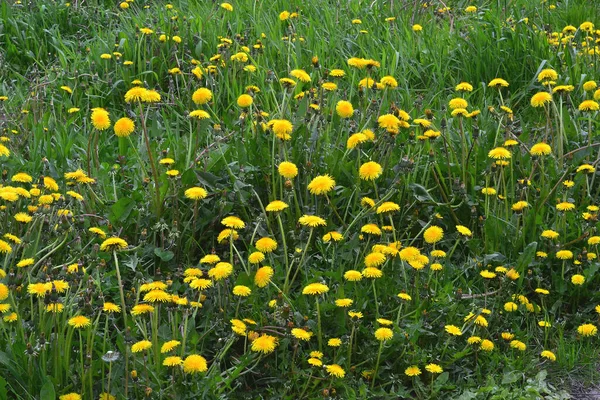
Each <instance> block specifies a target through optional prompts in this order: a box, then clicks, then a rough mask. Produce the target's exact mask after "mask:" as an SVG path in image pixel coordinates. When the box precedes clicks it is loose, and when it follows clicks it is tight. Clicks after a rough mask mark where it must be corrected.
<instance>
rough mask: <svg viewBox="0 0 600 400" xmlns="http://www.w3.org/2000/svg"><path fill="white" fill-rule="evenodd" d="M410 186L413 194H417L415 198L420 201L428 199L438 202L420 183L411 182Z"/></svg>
mask: <svg viewBox="0 0 600 400" xmlns="http://www.w3.org/2000/svg"><path fill="white" fill-rule="evenodd" d="M409 187H410V189H411V190H412V191H413V196H415V199H417V200H419V201H426V202H430V203H434V204H437V202H436V201H435V200H434V199H433V197H431V195H430V194H429V192H428V191H427V189H425V187H424V186H421V185H418V184H416V183H411V184H410V185H409Z"/></svg>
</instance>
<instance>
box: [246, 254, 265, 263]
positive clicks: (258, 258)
mask: <svg viewBox="0 0 600 400" xmlns="http://www.w3.org/2000/svg"><path fill="white" fill-rule="evenodd" d="M264 260H265V255H264V254H263V253H261V252H260V251H255V252H253V253H252V254H250V255H249V256H248V262H249V263H250V264H258V263H260V262H263V261H264Z"/></svg>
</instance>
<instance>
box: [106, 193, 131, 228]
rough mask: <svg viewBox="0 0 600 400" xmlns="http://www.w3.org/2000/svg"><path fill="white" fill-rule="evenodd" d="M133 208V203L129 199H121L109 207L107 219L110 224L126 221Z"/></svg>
mask: <svg viewBox="0 0 600 400" xmlns="http://www.w3.org/2000/svg"><path fill="white" fill-rule="evenodd" d="M134 207H135V201H133V199H131V198H129V197H122V198H120V199H119V201H117V202H116V203H115V204H113V205H112V207H110V215H109V217H108V219H109V220H110V222H111V223H112V224H115V223H118V222H123V221H125V220H126V219H127V217H128V216H129V214H131V211H132V210H133V208H134Z"/></svg>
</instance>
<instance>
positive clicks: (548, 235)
mask: <svg viewBox="0 0 600 400" xmlns="http://www.w3.org/2000/svg"><path fill="white" fill-rule="evenodd" d="M540 236H542V237H543V238H546V239H557V238H558V236H559V233H558V232H556V231H553V230H551V229H546V230H545V231H543V232H542V234H541V235H540Z"/></svg>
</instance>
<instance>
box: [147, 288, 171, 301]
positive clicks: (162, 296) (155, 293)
mask: <svg viewBox="0 0 600 400" xmlns="http://www.w3.org/2000/svg"><path fill="white" fill-rule="evenodd" d="M144 301H147V302H148V303H156V302H161V303H165V302H167V301H171V295H170V294H169V293H167V292H165V291H163V290H160V289H154V290H150V291H149V292H148V293H146V294H145V295H144Z"/></svg>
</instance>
